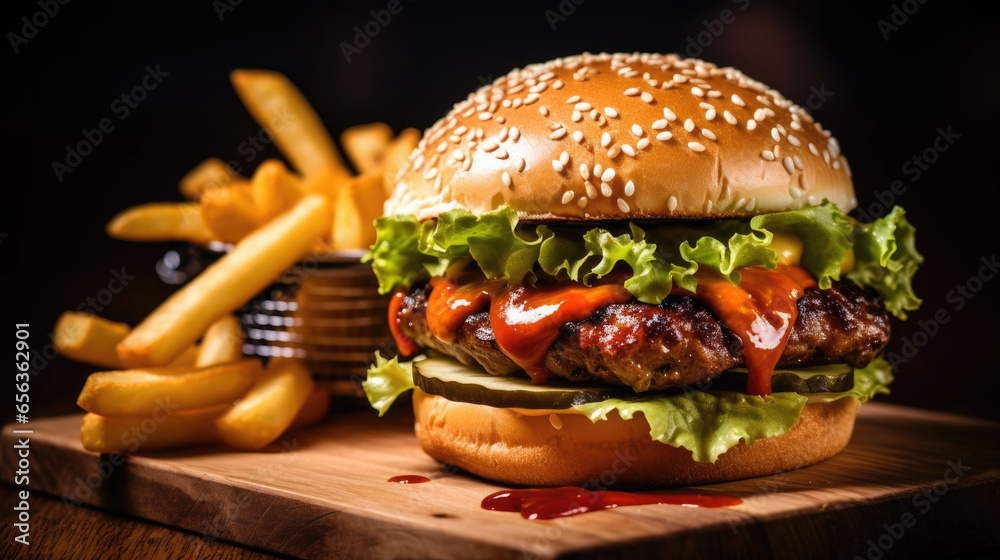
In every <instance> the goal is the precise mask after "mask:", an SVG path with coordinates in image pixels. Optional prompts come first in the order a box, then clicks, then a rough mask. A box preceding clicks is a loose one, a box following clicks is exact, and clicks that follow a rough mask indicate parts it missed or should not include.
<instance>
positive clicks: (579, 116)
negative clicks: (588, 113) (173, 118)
mask: <svg viewBox="0 0 1000 560" xmlns="http://www.w3.org/2000/svg"><path fill="white" fill-rule="evenodd" d="M570 119H572V120H573V122H580V121H581V120H582V119H583V115H582V114H581V113H580V111H573V115H572V116H570Z"/></svg>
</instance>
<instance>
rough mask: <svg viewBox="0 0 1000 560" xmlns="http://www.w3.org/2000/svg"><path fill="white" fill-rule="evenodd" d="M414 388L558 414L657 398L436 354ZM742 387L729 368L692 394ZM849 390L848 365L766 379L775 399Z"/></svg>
mask: <svg viewBox="0 0 1000 560" xmlns="http://www.w3.org/2000/svg"><path fill="white" fill-rule="evenodd" d="M413 384H414V385H415V386H417V387H419V388H420V389H421V390H422V391H424V392H425V393H427V394H430V395H438V396H442V397H444V398H446V399H448V400H451V401H458V402H467V403H472V404H481V405H486V406H492V407H496V408H528V409H552V410H559V409H565V408H571V407H573V406H575V405H578V404H585V403H591V402H600V401H603V400H607V399H612V398H614V399H635V398H649V397H653V396H656V394H657V393H642V394H637V393H636V392H635V391H633V390H632V389H630V388H628V387H614V386H611V385H585V384H580V383H572V382H569V381H559V380H551V381H548V382H546V383H545V384H544V385H534V384H532V383H531V380H529V379H527V378H523V377H497V376H494V375H490V374H488V373H485V372H481V371H479V370H477V369H475V368H472V367H468V366H465V365H463V364H461V363H459V362H458V360H455V359H454V358H452V357H450V356H442V355H439V354H434V355H431V356H429V357H428V358H427V359H425V360H421V361H419V362H414V364H413ZM746 387H747V370H746V368H734V369H731V370H727V371H725V372H723V373H721V374H719V375H718V376H717V377H715V379H713V380H712V382H711V383H710V384H708V385H707V386H698V387H697V388H698V389H704V390H708V389H712V390H718V391H735V392H739V393H743V392H746ZM853 387H854V368H852V367H851V366H850V365H848V364H832V365H827V366H815V367H807V368H779V369H776V370H775V371H774V375H772V376H771V390H772V391H773V392H775V393H784V392H793V393H841V392H844V391H849V390H851V389H852V388H853Z"/></svg>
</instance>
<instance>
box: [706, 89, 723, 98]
mask: <svg viewBox="0 0 1000 560" xmlns="http://www.w3.org/2000/svg"><path fill="white" fill-rule="evenodd" d="M708 96H709V97H722V92H721V91H719V90H715V89H713V90H712V91H710V92H708Z"/></svg>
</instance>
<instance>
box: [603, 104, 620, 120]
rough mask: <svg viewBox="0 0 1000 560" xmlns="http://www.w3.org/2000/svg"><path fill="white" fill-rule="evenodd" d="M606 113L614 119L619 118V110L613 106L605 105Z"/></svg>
mask: <svg viewBox="0 0 1000 560" xmlns="http://www.w3.org/2000/svg"><path fill="white" fill-rule="evenodd" d="M604 114H605V115H607V116H609V117H611V118H612V119H616V118H618V111H615V110H614V109H612V108H611V107H605V108H604Z"/></svg>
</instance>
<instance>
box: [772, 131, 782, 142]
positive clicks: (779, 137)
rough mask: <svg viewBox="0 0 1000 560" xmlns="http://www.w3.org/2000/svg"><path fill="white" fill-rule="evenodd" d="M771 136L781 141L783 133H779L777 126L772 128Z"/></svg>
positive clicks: (776, 140)
mask: <svg viewBox="0 0 1000 560" xmlns="http://www.w3.org/2000/svg"><path fill="white" fill-rule="evenodd" d="M771 138H774V141H775V142H780V141H781V134H778V129H777V128H772V129H771Z"/></svg>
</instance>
